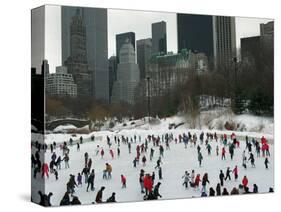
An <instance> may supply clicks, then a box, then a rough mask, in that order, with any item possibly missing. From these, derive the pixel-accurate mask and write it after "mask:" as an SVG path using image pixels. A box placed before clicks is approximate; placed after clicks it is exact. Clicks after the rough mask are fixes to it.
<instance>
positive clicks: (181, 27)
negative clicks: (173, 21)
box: [177, 13, 214, 59]
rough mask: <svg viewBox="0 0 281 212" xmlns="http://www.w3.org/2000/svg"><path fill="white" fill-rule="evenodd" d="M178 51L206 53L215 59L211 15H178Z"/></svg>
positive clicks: (209, 57)
mask: <svg viewBox="0 0 281 212" xmlns="http://www.w3.org/2000/svg"><path fill="white" fill-rule="evenodd" d="M177 30H178V51H179V52H180V51H181V50H182V49H188V50H195V51H198V52H204V53H205V54H206V55H207V56H208V59H213V58H214V41H213V40H214V38H213V17H212V16H210V15H192V14H180V13H179V14H177Z"/></svg>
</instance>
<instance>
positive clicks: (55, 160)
mask: <svg viewBox="0 0 281 212" xmlns="http://www.w3.org/2000/svg"><path fill="white" fill-rule="evenodd" d="M94 139H95V138H94V136H93V137H91V140H92V141H94ZM245 141H246V148H245V150H244V151H243V154H242V164H241V165H242V166H241V167H243V168H244V169H247V168H248V166H247V164H248V162H250V164H251V168H255V157H256V158H259V157H263V158H264V165H265V168H266V169H268V168H269V160H268V157H270V150H269V145H268V141H267V140H266V138H265V137H262V138H261V140H260V141H258V140H256V139H254V138H252V139H251V140H249V137H248V136H246V137H245ZM106 142H107V143H106V144H107V145H108V149H109V150H105V148H104V147H100V146H99V145H97V146H96V149H95V150H94V155H96V156H98V155H100V157H101V158H102V159H103V158H104V155H105V154H106V151H108V154H109V155H110V157H111V159H115V154H114V150H113V148H112V146H113V142H114V143H115V144H116V146H117V148H116V152H117V157H119V156H120V154H121V151H120V145H121V143H122V144H123V145H126V146H127V147H128V153H129V154H134V153H133V151H132V144H136V145H135V146H136V151H135V157H134V160H133V161H132V163H133V165H132V167H133V168H136V167H137V166H142V167H143V168H142V169H141V170H140V175H139V183H140V192H141V194H143V195H144V196H143V199H144V200H150V199H151V200H152V199H158V198H159V197H160V198H161V197H162V195H160V193H159V188H160V185H161V182H160V181H162V180H163V176H162V167H161V165H162V163H163V162H162V159H163V158H164V152H165V151H169V150H170V144H171V143H172V142H174V143H175V144H176V145H177V144H181V143H183V144H184V148H188V146H190V147H191V148H192V147H194V149H196V151H197V155H198V158H197V159H198V163H199V167H201V166H202V164H203V161H204V158H203V154H202V151H206V152H207V155H211V154H212V146H211V145H210V143H211V142H216V144H217V145H216V149H215V154H216V156H217V157H220V158H221V160H226V154H227V155H228V157H229V158H230V160H233V156H234V154H235V149H236V148H240V142H239V141H238V139H237V138H236V135H235V134H234V133H232V134H231V135H230V136H227V135H226V134H223V135H220V136H218V135H217V134H216V133H204V132H202V133H200V135H199V139H198V137H197V134H196V133H194V134H191V133H190V132H188V133H187V134H185V133H182V134H179V135H178V136H175V135H174V134H173V133H166V134H162V135H161V136H159V135H158V136H155V135H148V136H146V137H144V138H142V137H141V136H140V135H139V136H137V135H133V136H132V137H128V136H124V135H121V136H120V135H115V136H114V137H113V138H110V137H109V136H107V137H106ZM82 144H83V137H82V136H81V137H80V138H79V141H78V142H77V143H76V146H77V151H80V145H82ZM149 144H150V145H149ZM73 145H74V141H73V140H72V138H71V139H70V140H69V142H68V143H67V142H64V143H63V144H61V145H59V147H57V145H56V142H53V143H52V144H50V145H49V147H50V148H49V149H50V151H51V153H52V155H51V162H50V163H49V164H48V163H43V164H42V162H41V160H40V152H41V153H42V152H43V153H44V152H46V151H49V150H48V146H47V145H46V144H43V145H42V144H40V143H38V142H35V143H33V144H32V148H34V149H35V150H36V151H35V154H32V157H31V162H32V168H33V177H34V178H36V177H37V174H38V173H41V176H40V177H41V178H47V179H48V178H49V173H50V174H53V175H54V177H55V179H56V180H59V176H58V175H59V171H60V170H61V169H62V166H61V163H62V162H64V168H65V169H69V168H70V164H69V161H70V157H69V152H70V148H69V146H73ZM195 147H196V148H195ZM56 148H60V149H61V151H62V156H57V155H56V152H55V151H54V150H55V149H56ZM156 150H158V151H159V154H158V156H156V157H157V160H156V166H155V171H156V172H157V173H158V182H157V183H155V172H154V171H153V172H152V173H145V170H144V169H145V166H146V163H147V162H152V160H153V158H154V157H155V151H156ZM254 150H255V151H254ZM261 153H262V154H261ZM148 154H149V161H148V160H147V157H148ZM254 154H255V155H254ZM84 161H85V163H84V167H83V169H82V171H81V172H79V173H78V174H77V177H76V176H75V174H70V178H69V181H68V182H67V184H66V192H65V195H64V196H63V197H62V199H61V202H60V205H71V204H81V202H80V200H79V198H78V196H76V195H75V189H81V188H80V187H82V185H83V184H85V185H86V191H87V192H89V189H90V191H94V190H95V186H94V182H95V169H93V167H92V159H91V158H90V157H89V154H88V152H85V153H84ZM140 161H141V162H140ZM102 173H103V177H102V178H103V179H104V180H110V179H111V178H112V175H111V173H112V166H111V164H109V163H105V168H104V170H103V171H102ZM231 173H232V174H233V177H234V180H235V181H237V179H238V166H237V165H236V166H235V167H233V168H230V167H227V169H226V170H225V174H224V172H223V170H220V171H219V173H218V179H219V183H217V185H216V187H215V188H213V187H211V186H209V191H207V184H210V181H209V178H208V173H204V175H203V177H202V179H201V176H200V174H199V173H197V174H196V171H195V170H192V171H191V173H189V172H188V171H185V172H184V175H183V176H182V178H183V183H182V185H183V186H184V187H185V188H186V189H189V187H191V188H193V189H195V190H198V191H200V192H201V196H202V197H203V196H215V195H217V196H219V195H229V194H230V195H231V194H246V193H258V186H257V185H256V184H255V183H254V184H253V188H252V189H251V188H249V185H248V184H249V180H248V178H247V176H244V177H243V179H242V181H241V182H240V184H237V187H233V189H232V190H231V191H228V190H227V189H226V187H224V185H225V183H227V182H226V181H231V180H232V178H231ZM83 178H84V181H83V180H82V179H83ZM120 178H121V188H122V189H126V187H127V185H126V176H125V175H124V174H121V176H120ZM237 183H238V182H237ZM200 188H201V189H200ZM104 189H105V187H104V186H101V187H100V189H99V190H98V192H97V195H96V198H95V203H101V202H116V199H115V195H116V193H115V192H112V195H111V196H110V197H108V198H107V199H106V200H103V199H102V193H103V191H104ZM269 191H273V188H269ZM39 192H40V194H39V195H40V199H41V201H40V204H41V203H42V202H44V204H45V205H50V198H51V196H52V193H51V195H50V194H49V195H45V194H42V193H41V191H39ZM43 199H45V200H43ZM46 199H49V200H48V201H46ZM93 203H94V202H93ZM42 204H43V203H42Z"/></svg>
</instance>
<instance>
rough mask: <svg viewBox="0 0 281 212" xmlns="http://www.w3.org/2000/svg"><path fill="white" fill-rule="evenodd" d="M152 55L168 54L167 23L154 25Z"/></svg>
mask: <svg viewBox="0 0 281 212" xmlns="http://www.w3.org/2000/svg"><path fill="white" fill-rule="evenodd" d="M151 27H152V54H157V53H165V54H166V53H167V32H166V22H165V21H161V22H157V23H153V24H152V26H151Z"/></svg>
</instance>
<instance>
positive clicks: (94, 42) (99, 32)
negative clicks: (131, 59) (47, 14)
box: [61, 6, 109, 101]
mask: <svg viewBox="0 0 281 212" xmlns="http://www.w3.org/2000/svg"><path fill="white" fill-rule="evenodd" d="M76 9H77V7H69V6H62V9H61V19H62V21H61V24H62V25H61V26H62V64H64V62H65V60H66V59H67V58H68V57H69V56H70V34H71V32H70V28H69V26H70V23H71V18H72V16H73V15H75V12H76ZM79 9H80V11H81V12H80V14H81V17H82V19H83V23H84V25H85V29H86V47H87V52H86V57H87V63H88V68H89V71H90V72H91V75H92V79H91V90H92V91H91V93H92V95H93V96H94V97H95V98H98V99H104V100H105V101H108V100H109V79H108V53H107V51H108V48H107V47H108V41H107V9H101V8H79Z"/></svg>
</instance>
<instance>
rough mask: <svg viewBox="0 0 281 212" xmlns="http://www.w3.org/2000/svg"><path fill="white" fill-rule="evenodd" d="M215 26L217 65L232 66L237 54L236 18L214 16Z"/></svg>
mask: <svg viewBox="0 0 281 212" xmlns="http://www.w3.org/2000/svg"><path fill="white" fill-rule="evenodd" d="M213 27H214V31H213V33H214V50H215V51H214V58H215V65H216V66H224V67H230V66H232V64H233V59H234V57H236V56H237V55H236V31H235V18H234V17H229V16H213Z"/></svg>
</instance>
